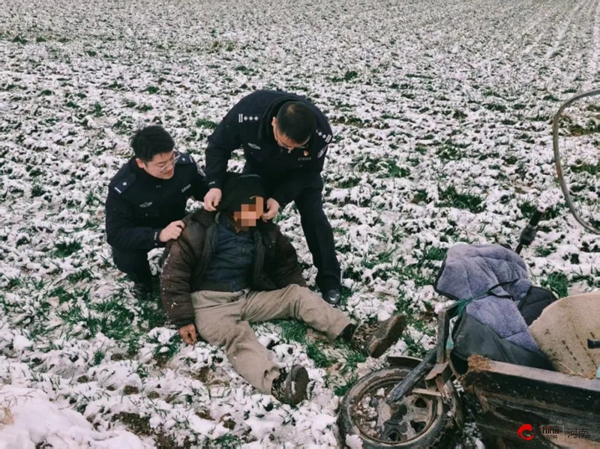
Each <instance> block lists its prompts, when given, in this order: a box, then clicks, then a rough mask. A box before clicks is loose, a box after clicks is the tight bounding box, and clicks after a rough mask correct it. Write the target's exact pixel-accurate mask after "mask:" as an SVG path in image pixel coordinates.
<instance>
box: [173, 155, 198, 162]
mask: <svg viewBox="0 0 600 449" xmlns="http://www.w3.org/2000/svg"><path fill="white" fill-rule="evenodd" d="M177 163H178V164H194V163H195V162H194V159H193V158H192V156H190V155H189V154H186V153H181V157H180V158H179V160H178V161H177Z"/></svg>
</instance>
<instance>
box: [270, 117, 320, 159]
mask: <svg viewBox="0 0 600 449" xmlns="http://www.w3.org/2000/svg"><path fill="white" fill-rule="evenodd" d="M271 125H273V136H274V137H275V142H277V145H279V146H280V147H281V148H285V149H286V150H287V151H288V152H291V151H293V150H294V149H295V148H306V147H307V144H308V141H309V140H310V137H309V138H308V139H306V141H304V142H302V143H300V142H294V141H293V140H292V139H290V138H289V137H288V136H286V135H285V134H283V133H281V132H279V128H278V126H277V118H276V117H273V121H272V122H271Z"/></svg>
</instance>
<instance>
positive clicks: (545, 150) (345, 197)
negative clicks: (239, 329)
mask: <svg viewBox="0 0 600 449" xmlns="http://www.w3.org/2000/svg"><path fill="white" fill-rule="evenodd" d="M599 16H600V1H598V0H583V1H567V0H505V1H497V0H469V1H464V0H443V1H442V0H427V1H416V0H411V1H407V0H404V1H390V0H332V1H329V2H318V1H315V0H296V1H291V0H283V1H282V0H277V1H274V0H263V1H259V0H248V1H246V2H240V1H232V0H224V1H219V2H216V1H207V0H178V1H174V0H161V1H157V0H132V1H127V2H122V1H118V0H97V1H95V2H84V1H81V0H43V1H42V0H3V1H2V2H1V5H0V198H1V202H0V448H2V449H8V448H10V449H15V448H18V449H20V448H34V447H35V448H40V447H44V448H46V447H48V448H49V447H56V448H59V447H60V448H69V447H98V448H113V447H114V448H122V447H130V448H137V447H139V448H142V447H148V448H150V447H177V446H183V447H190V446H193V445H197V444H206V445H208V444H212V445H214V446H215V447H217V446H227V445H230V446H231V445H237V444H247V445H248V446H247V447H284V445H285V447H296V446H298V445H304V446H305V447H334V446H335V445H336V444H337V443H336V431H337V427H336V425H335V418H336V407H337V403H338V400H339V399H340V397H341V396H343V394H344V393H345V392H346V391H347V389H348V387H349V386H350V385H351V384H352V382H353V380H355V379H356V378H357V377H359V376H361V375H363V374H364V373H366V372H369V371H370V370H372V369H374V368H376V367H377V366H379V364H380V363H381V362H375V361H372V360H368V361H365V360H364V359H363V358H361V357H360V356H359V355H358V354H356V353H352V352H350V351H349V350H348V349H347V348H344V347H342V346H337V347H331V346H330V345H328V344H326V343H323V342H322V341H321V340H319V339H318V338H315V336H314V335H313V334H311V333H310V332H308V333H307V332H306V328H304V327H303V326H301V325H297V324H294V323H291V322H281V323H274V324H268V325H263V326H257V327H256V330H257V333H258V334H260V335H261V336H262V337H263V338H264V342H265V344H270V346H272V347H273V350H274V351H275V352H276V354H277V357H278V358H279V360H280V361H281V362H282V363H283V364H287V365H290V364H292V363H304V364H305V365H306V366H307V367H308V368H309V372H310V375H311V378H312V379H313V380H314V381H313V383H312V384H311V389H312V393H311V398H310V401H307V402H305V403H303V404H302V405H301V406H300V407H298V408H297V409H292V408H290V407H288V406H281V405H280V404H279V403H277V402H276V401H274V400H272V399H271V398H270V397H267V396H262V395H259V394H256V392H255V391H253V390H252V388H250V387H249V386H248V385H247V384H246V383H245V382H244V381H243V380H242V379H241V378H240V377H239V376H237V375H236V374H235V373H234V372H233V371H232V369H231V365H230V364H229V363H228V362H227V361H226V360H225V359H224V354H223V352H222V351H220V350H218V349H215V348H212V347H209V346H207V345H204V344H197V345H196V346H195V347H186V346H184V345H183V343H182V342H181V340H180V339H179V338H178V337H176V331H175V329H173V328H172V327H171V326H169V325H168V323H166V322H165V318H164V315H163V314H162V312H161V310H160V308H159V306H158V302H157V303H156V304H148V303H141V302H138V301H136V300H135V299H134V298H133V296H132V294H131V292H130V291H129V284H128V282H127V281H126V280H125V279H124V278H123V277H122V276H121V275H120V273H118V272H117V270H116V269H115V268H114V267H113V266H112V263H111V258H110V251H109V247H108V246H107V245H106V243H105V238H104V233H103V226H104V224H103V219H104V215H103V201H104V197H105V195H106V185H107V183H108V181H109V179H110V178H111V177H112V176H113V175H114V173H115V172H116V171H117V169H118V168H119V167H120V165H122V164H123V163H124V161H125V160H126V159H127V158H128V157H129V154H130V153H129V150H128V136H130V134H131V133H132V130H134V129H135V128H136V127H137V126H138V125H140V124H145V123H149V122H160V123H162V124H163V125H164V126H165V127H166V128H167V129H168V130H169V131H170V132H172V134H173V135H174V136H175V138H176V140H177V143H178V147H179V149H180V150H184V151H187V152H190V153H192V154H193V155H194V156H195V157H196V158H197V159H200V160H203V159H204V148H205V145H206V137H207V135H209V134H210V133H211V130H212V128H213V127H214V126H215V123H217V122H218V121H219V120H220V119H221V117H222V116H223V115H224V114H225V113H226V112H227V110H228V109H229V108H230V107H231V106H232V105H233V104H234V103H235V102H236V101H237V100H238V99H239V98H241V97H242V96H243V95H245V94H247V93H248V92H250V91H252V90H254V89H257V88H278V89H282V90H289V91H293V92H296V93H300V94H303V95H306V96H308V97H309V98H311V99H312V100H313V101H314V102H316V104H317V105H319V106H320V107H321V108H322V109H323V110H324V111H325V112H326V114H327V115H328V116H329V118H330V120H331V122H332V126H333V128H334V132H335V139H334V141H333V143H332V145H331V146H330V157H329V163H328V166H327V169H326V170H327V173H326V178H327V179H326V185H327V187H326V190H325V198H326V211H327V213H328V215H329V216H330V218H331V221H332V224H333V226H334V227H335V235H336V240H337V247H338V249H339V253H340V258H341V263H342V265H343V268H344V270H345V285H346V286H347V287H348V288H349V291H350V294H349V297H348V298H347V304H346V305H345V309H346V310H347V311H348V312H349V313H350V314H351V315H352V316H353V317H354V318H356V319H377V318H379V319H383V318H385V317H387V316H388V315H389V314H392V313H394V312H395V311H398V310H400V311H402V312H404V313H407V314H408V315H409V317H410V323H411V325H410V327H409V331H408V332H407V334H406V337H405V339H404V341H403V342H400V343H398V345H397V346H396V347H394V348H393V349H392V352H393V353H395V354H402V353H409V354H413V355H419V354H421V353H422V351H423V349H424V348H427V347H429V346H430V345H431V344H432V343H433V341H434V340H433V338H432V337H433V336H434V333H435V332H434V328H433V320H432V316H433V313H432V311H433V309H434V307H435V305H436V303H438V302H439V301H440V299H439V298H437V297H436V296H435V294H434V292H433V289H432V287H431V284H432V282H433V280H434V279H435V275H436V272H437V268H438V267H439V265H440V263H441V260H442V259H443V257H444V252H445V250H446V249H447V248H448V247H449V246H451V245H452V244H454V243H456V242H479V243H483V242H499V243H509V244H511V245H513V246H514V245H515V244H516V240H517V238H518V234H519V232H520V229H521V227H522V226H523V225H524V224H525V217H528V216H529V215H530V214H531V213H532V212H533V210H535V207H536V206H537V205H538V204H543V205H545V206H547V207H548V208H549V211H550V212H549V214H548V216H549V218H548V219H547V220H546V221H544V222H543V224H542V227H541V231H540V233H539V238H538V240H537V241H536V242H535V244H534V245H533V248H531V249H529V250H526V251H525V253H524V256H525V258H526V260H527V262H528V264H529V265H530V266H531V275H532V278H533V279H534V280H535V282H537V283H538V284H543V285H546V286H549V287H550V288H552V289H553V290H554V291H555V292H556V293H557V294H559V295H561V296H564V295H566V294H567V293H574V292H580V291H589V290H593V289H595V288H598V286H600V275H599V274H598V271H597V268H596V267H598V266H600V265H599V264H598V252H599V251H600V240H599V239H598V238H597V237H595V236H594V235H591V234H586V233H585V232H583V230H582V229H581V227H579V226H578V225H577V224H576V223H575V222H574V220H573V219H572V218H571V217H570V215H568V213H567V209H566V208H565V207H564V205H563V204H562V197H561V194H560V191H559V189H558V184H557V183H556V181H555V179H554V171H553V165H552V145H551V123H550V120H551V117H552V115H553V114H554V113H555V112H556V110H557V109H558V107H559V105H560V104H561V101H563V100H566V99H568V98H569V97H571V96H572V95H573V94H574V93H576V92H581V91H584V90H587V89H590V88H593V87H598V86H599V84H600V83H599V81H600V79H599V72H598V71H599V64H600V28H599ZM595 107H596V106H594V105H591V107H588V108H585V109H584V110H583V113H584V115H585V113H589V114H590V115H593V113H594V112H598V111H599V110H600V109H597V110H595V109H594V108H595ZM586 117H587V116H586ZM591 120H592V122H588V121H587V118H582V117H580V116H573V118H572V123H575V124H577V123H581V125H577V126H578V127H577V126H575V125H573V126H571V128H568V129H567V131H568V132H567V135H568V136H569V137H570V138H573V139H576V138H579V139H580V140H579V141H575V144H574V147H573V148H575V149H577V148H581V147H582V146H584V144H585V145H587V146H588V147H587V148H588V151H587V153H586V154H587V156H586V157H585V158H584V159H585V161H583V162H582V161H581V160H579V161H578V160H575V159H577V158H574V159H573V160H572V161H571V162H572V164H575V165H576V166H577V167H578V168H577V169H576V170H574V171H575V172H576V174H577V176H580V177H586V176H587V178H586V179H585V180H583V181H581V182H582V183H588V184H589V183H590V182H591V180H590V179H591V177H590V176H589V175H595V174H596V173H598V171H600V165H599V164H598V158H597V156H595V155H594V154H595V152H594V153H593V154H592V153H591V152H590V151H589V149H590V148H591V149H592V150H593V149H594V148H596V147H597V145H598V143H597V141H594V140H593V139H592V138H591V137H590V136H591V133H592V132H593V131H598V130H600V126H599V125H598V123H597V118H593V117H592V119H591ZM594 120H596V121H594ZM581 139H584V140H585V139H587V140H585V142H584V141H583V140H581ZM234 162H235V163H234V164H232V168H236V167H239V164H240V161H239V160H237V161H234ZM588 184H584V185H588ZM595 189H596V190H595V191H594V188H593V187H592V189H591V190H590V189H589V188H588V187H585V188H582V189H580V191H581V190H583V191H584V193H586V194H587V199H588V200H590V201H593V200H595V199H596V198H597V196H595V195H596V192H598V191H599V190H597V187H596V188H595ZM194 206H198V204H190V207H194ZM524 214H525V215H524ZM280 225H281V227H282V229H283V230H284V232H285V233H286V234H287V235H289V236H290V237H291V238H292V239H293V241H294V243H295V245H296V247H297V248H298V250H299V253H300V257H301V259H302V261H303V263H304V264H305V267H306V272H305V274H306V276H307V277H308V278H309V279H311V282H312V283H313V285H314V275H315V272H314V270H313V269H312V268H310V266H309V262H310V255H309V254H308V252H307V248H306V245H305V242H304V239H303V236H302V232H301V230H300V225H299V218H298V215H297V213H296V212H295V211H294V210H293V208H292V207H290V208H288V209H286V210H285V211H284V212H283V214H282V216H281V220H280ZM158 255H159V253H152V257H153V260H154V263H155V264H156V263H157V257H158ZM46 421H47V425H46ZM471 433H472V432H471ZM136 435H137V436H136ZM465 439H466V442H465V443H464V444H465V445H467V446H471V445H473V444H475V440H474V437H469V436H466V437H465Z"/></svg>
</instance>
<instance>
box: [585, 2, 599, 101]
mask: <svg viewBox="0 0 600 449" xmlns="http://www.w3.org/2000/svg"><path fill="white" fill-rule="evenodd" d="M592 26H593V27H594V28H593V38H592V49H591V51H590V59H589V61H588V74H589V75H588V78H587V80H586V81H585V83H584V84H583V86H584V90H591V89H594V88H598V87H599V86H598V73H599V71H600V67H598V64H599V63H600V28H599V27H600V1H598V0H596V12H595V14H594V21H593V25H592Z"/></svg>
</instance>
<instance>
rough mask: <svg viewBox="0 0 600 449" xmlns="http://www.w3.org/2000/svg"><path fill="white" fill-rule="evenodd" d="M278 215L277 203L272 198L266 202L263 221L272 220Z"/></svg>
mask: <svg viewBox="0 0 600 449" xmlns="http://www.w3.org/2000/svg"><path fill="white" fill-rule="evenodd" d="M278 213H279V203H278V202H277V200H274V199H273V198H269V199H268V200H267V211H266V212H265V213H264V214H262V217H261V218H262V219H263V221H267V220H272V219H273V218H275V217H276V216H277V214H278Z"/></svg>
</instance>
